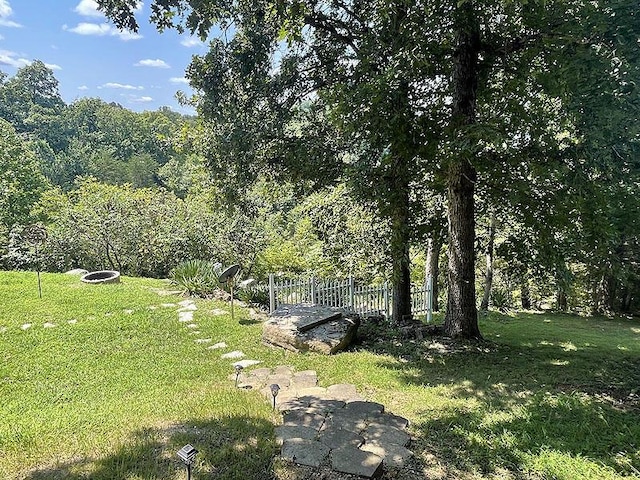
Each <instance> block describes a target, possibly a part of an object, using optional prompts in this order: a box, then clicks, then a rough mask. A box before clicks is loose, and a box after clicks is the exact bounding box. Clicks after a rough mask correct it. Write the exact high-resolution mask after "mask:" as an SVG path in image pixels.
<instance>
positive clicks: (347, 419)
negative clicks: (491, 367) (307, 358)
mask: <svg viewBox="0 0 640 480" xmlns="http://www.w3.org/2000/svg"><path fill="white" fill-rule="evenodd" d="M229 378H230V379H231V380H234V381H236V380H237V382H238V388H245V389H255V390H259V391H260V392H261V393H263V395H264V396H265V397H266V398H268V399H269V401H270V402H274V397H273V395H272V389H271V385H278V386H279V390H278V393H277V395H276V397H275V402H274V403H275V408H277V409H278V410H279V411H280V412H282V414H283V424H282V425H280V426H278V427H276V439H277V441H278V443H279V444H280V445H281V446H282V450H281V456H282V457H283V458H284V459H286V460H289V461H291V462H294V463H297V464H299V465H306V466H310V467H320V466H330V467H331V469H332V470H335V471H337V472H342V473H348V474H352V475H359V476H361V477H366V478H372V477H377V476H379V475H380V474H381V473H382V470H383V468H384V466H390V467H403V466H405V464H406V462H407V461H408V459H409V458H410V457H411V456H412V453H411V451H409V450H408V449H407V447H408V446H409V443H410V441H411V438H410V436H409V434H408V433H407V431H406V428H407V426H408V424H409V422H408V420H407V419H405V418H402V417H399V416H397V415H392V414H389V413H386V412H385V411H384V406H383V405H382V404H380V403H375V402H367V401H365V400H364V399H363V398H362V397H360V395H358V393H357V391H356V388H355V386H354V385H351V384H339V385H331V386H329V387H327V388H322V387H318V386H317V385H318V377H317V375H316V372H315V371H313V370H305V371H302V372H294V370H293V368H291V367H288V366H280V367H276V368H275V369H273V370H272V369H270V368H257V369H254V370H252V371H250V372H245V371H242V372H241V373H239V375H237V377H236V374H232V375H230V376H229Z"/></svg>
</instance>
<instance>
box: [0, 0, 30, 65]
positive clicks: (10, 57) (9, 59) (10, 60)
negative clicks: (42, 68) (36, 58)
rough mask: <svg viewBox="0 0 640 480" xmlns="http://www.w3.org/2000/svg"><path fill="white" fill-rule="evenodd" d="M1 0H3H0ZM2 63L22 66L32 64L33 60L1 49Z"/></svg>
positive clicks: (0, 63)
mask: <svg viewBox="0 0 640 480" xmlns="http://www.w3.org/2000/svg"><path fill="white" fill-rule="evenodd" d="M0 1H1V0H0ZM0 65H8V66H10V67H15V68H21V67H26V66H27V65H31V60H27V59H26V58H19V57H18V54H17V53H15V52H11V51H9V50H0Z"/></svg>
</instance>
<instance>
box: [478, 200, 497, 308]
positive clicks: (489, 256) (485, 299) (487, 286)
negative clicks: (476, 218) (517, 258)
mask: <svg viewBox="0 0 640 480" xmlns="http://www.w3.org/2000/svg"><path fill="white" fill-rule="evenodd" d="M495 240H496V213H495V212H491V219H490V220H489V241H488V242H487V251H486V253H485V258H486V260H487V268H486V270H485V275H484V294H483V295H482V302H481V303H480V310H481V311H483V312H486V311H487V310H488V309H489V299H490V298H491V287H492V286H493V247H494V244H495Z"/></svg>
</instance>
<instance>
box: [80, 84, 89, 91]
mask: <svg viewBox="0 0 640 480" xmlns="http://www.w3.org/2000/svg"><path fill="white" fill-rule="evenodd" d="M78 90H89V87H87V86H86V85H80V86H79V87H78Z"/></svg>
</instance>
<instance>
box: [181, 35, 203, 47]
mask: <svg viewBox="0 0 640 480" xmlns="http://www.w3.org/2000/svg"><path fill="white" fill-rule="evenodd" d="M180 44H181V45H182V46H184V47H188V48H191V47H202V46H203V45H204V42H202V41H201V40H200V39H199V38H197V37H185V38H183V39H182V40H180Z"/></svg>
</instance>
